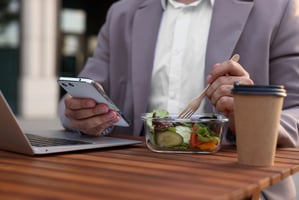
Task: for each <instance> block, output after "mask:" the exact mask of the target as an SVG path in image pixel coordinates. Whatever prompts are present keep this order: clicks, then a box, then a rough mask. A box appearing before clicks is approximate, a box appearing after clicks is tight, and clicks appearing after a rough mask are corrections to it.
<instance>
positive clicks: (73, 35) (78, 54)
mask: <svg viewBox="0 0 299 200" xmlns="http://www.w3.org/2000/svg"><path fill="white" fill-rule="evenodd" d="M114 2H116V0H114V1H113V0H105V1H100V0H88V1H85V0H1V1H0V61H1V64H0V65H1V68H0V70H1V71H0V72H1V73H0V89H1V91H2V93H3V94H4V96H5V97H6V99H7V100H8V102H9V104H10V106H11V107H12V110H13V111H14V112H15V113H16V114H17V115H19V116H21V117H25V118H41V117H46V118H49V117H56V116H57V105H58V101H59V98H60V97H61V95H63V94H64V91H62V90H61V89H60V88H59V87H58V84H57V82H56V80H57V77H58V76H61V75H62V76H76V75H77V74H78V72H79V71H80V70H81V69H82V67H83V65H84V63H85V61H86V59H87V57H88V56H90V54H91V53H92V51H93V49H94V47H95V45H96V38H97V34H98V31H99V28H100V27H101V25H102V24H103V23H104V21H105V17H106V13H107V10H108V8H109V7H110V6H111V4H112V3H114Z"/></svg>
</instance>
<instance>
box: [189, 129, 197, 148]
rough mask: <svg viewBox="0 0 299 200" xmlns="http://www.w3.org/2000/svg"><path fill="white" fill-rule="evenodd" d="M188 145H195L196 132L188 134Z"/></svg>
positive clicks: (194, 146)
mask: <svg viewBox="0 0 299 200" xmlns="http://www.w3.org/2000/svg"><path fill="white" fill-rule="evenodd" d="M190 146H191V147H192V148H196V147H197V134H196V133H191V134H190Z"/></svg>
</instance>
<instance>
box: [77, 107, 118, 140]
mask: <svg viewBox="0 0 299 200" xmlns="http://www.w3.org/2000/svg"><path fill="white" fill-rule="evenodd" d="M119 119H120V118H119V116H118V115H117V113H116V112H115V111H109V112H108V113H107V114H103V115H98V116H94V117H91V118H86V119H81V120H72V121H71V123H72V126H73V127H74V128H75V129H78V130H80V131H81V132H84V133H86V134H90V135H94V134H96V132H99V131H100V130H101V128H102V129H105V128H106V127H109V126H112V125H113V124H114V123H116V122H117V121H119ZM102 131H103V130H102Z"/></svg>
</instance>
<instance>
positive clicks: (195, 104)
mask: <svg viewBox="0 0 299 200" xmlns="http://www.w3.org/2000/svg"><path fill="white" fill-rule="evenodd" d="M239 59H240V55H239V54H234V55H233V56H232V57H231V59H230V60H232V61H235V62H238V61H239ZM210 85H211V84H208V85H207V86H206V87H205V89H203V91H202V92H201V93H200V94H199V95H198V96H197V97H195V98H194V99H192V100H191V101H190V103H189V104H188V105H187V106H186V107H185V109H184V110H182V111H181V112H180V114H179V115H178V117H177V118H178V119H188V118H190V117H191V116H192V115H193V114H194V113H195V112H196V111H197V109H198V108H199V106H200V104H201V102H202V100H203V98H204V97H205V96H206V92H207V90H208V89H209V87H210Z"/></svg>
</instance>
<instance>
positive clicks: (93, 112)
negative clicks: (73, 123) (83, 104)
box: [65, 104, 109, 120]
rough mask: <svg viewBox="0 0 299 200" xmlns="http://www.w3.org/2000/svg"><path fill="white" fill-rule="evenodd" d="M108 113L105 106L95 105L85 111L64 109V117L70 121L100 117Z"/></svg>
mask: <svg viewBox="0 0 299 200" xmlns="http://www.w3.org/2000/svg"><path fill="white" fill-rule="evenodd" d="M108 112H109V108H108V106H107V105H106V104H97V105H96V106H95V107H92V108H87V109H77V110H72V109H65V115H66V116H67V117H68V118H71V119H77V120H79V119H85V118H90V117H93V116H97V115H102V114H105V113H108Z"/></svg>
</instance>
